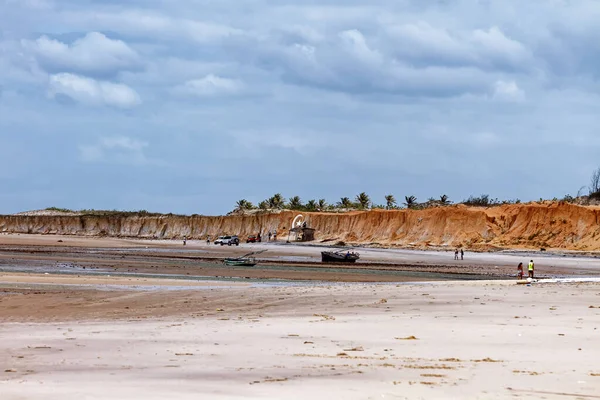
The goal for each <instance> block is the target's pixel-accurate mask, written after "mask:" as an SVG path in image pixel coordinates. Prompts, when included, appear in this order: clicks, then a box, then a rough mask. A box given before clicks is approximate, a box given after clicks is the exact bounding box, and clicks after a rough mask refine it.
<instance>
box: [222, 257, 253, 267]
mask: <svg viewBox="0 0 600 400" xmlns="http://www.w3.org/2000/svg"><path fill="white" fill-rule="evenodd" d="M223 263H225V265H228V266H230V267H254V266H255V265H256V258H254V257H250V258H244V259H239V258H226V259H225V260H224V261H223Z"/></svg>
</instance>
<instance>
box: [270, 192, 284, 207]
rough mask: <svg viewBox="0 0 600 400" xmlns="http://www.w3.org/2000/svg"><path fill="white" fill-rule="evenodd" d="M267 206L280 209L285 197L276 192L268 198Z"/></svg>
mask: <svg viewBox="0 0 600 400" xmlns="http://www.w3.org/2000/svg"><path fill="white" fill-rule="evenodd" d="M268 202H269V208H277V209H281V208H283V206H284V205H285V198H284V197H283V196H282V195H281V194H280V193H276V194H274V195H273V197H271V198H270V199H269V200H268Z"/></svg>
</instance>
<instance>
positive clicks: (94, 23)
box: [63, 9, 245, 43]
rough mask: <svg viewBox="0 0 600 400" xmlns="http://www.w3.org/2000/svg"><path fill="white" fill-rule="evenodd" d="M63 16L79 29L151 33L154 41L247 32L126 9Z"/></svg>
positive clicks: (203, 38)
mask: <svg viewBox="0 0 600 400" xmlns="http://www.w3.org/2000/svg"><path fill="white" fill-rule="evenodd" d="M63 15H64V18H65V19H66V20H67V21H68V22H69V24H70V25H72V26H78V27H80V29H96V30H100V31H118V32H123V33H128V34H134V35H143V36H145V37H148V36H151V37H153V38H154V39H155V40H156V39H158V40H165V39H174V38H180V39H187V40H192V41H195V42H198V43H209V42H213V41H215V40H219V39H223V38H228V37H235V36H240V35H244V34H245V32H244V31H242V30H240V29H236V28H233V27H230V26H227V25H224V24H219V23H216V22H204V21H199V20H194V19H189V18H175V17H171V16H169V15H168V13H167V12H152V11H143V10H135V9H130V10H123V11H120V12H102V11H100V12H94V13H89V12H81V11H75V12H66V13H64V14H63Z"/></svg>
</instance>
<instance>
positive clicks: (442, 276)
mask: <svg viewBox="0 0 600 400" xmlns="http://www.w3.org/2000/svg"><path fill="white" fill-rule="evenodd" d="M197 265H198V266H208V267H212V268H214V267H215V264H208V263H206V264H205V263H197ZM222 268H223V269H224V271H245V270H248V271H250V270H252V269H253V268H242V267H237V268H236V267H226V266H222ZM256 268H259V269H261V270H268V271H297V272H307V273H310V272H315V273H323V272H329V273H340V274H360V275H371V276H378V275H379V276H394V277H398V282H403V279H402V278H411V282H414V279H415V278H420V279H423V280H424V281H447V280H468V281H472V280H490V279H502V278H497V277H490V276H488V275H475V274H446V273H437V272H419V271H390V270H375V269H364V268H361V269H359V268H339V267H315V268H311V267H297V266H285V265H277V266H258V267H256ZM0 272H17V273H37V274H40V273H41V274H62V275H80V276H107V275H110V276H114V277H130V278H131V277H133V278H150V279H152V278H160V279H177V280H186V281H219V282H221V281H222V282H259V283H264V282H270V283H273V282H280V283H293V282H296V283H297V282H314V283H316V282H318V281H314V280H300V281H299V280H286V279H254V278H240V277H215V276H197V275H195V276H190V275H181V274H157V273H141V272H119V271H114V270H113V269H108V268H94V269H90V268H89V267H88V268H86V269H84V268H83V267H80V266H78V265H76V264H69V263H62V264H57V265H54V266H27V267H23V266H0ZM324 282H327V283H329V284H331V283H332V282H335V281H324Z"/></svg>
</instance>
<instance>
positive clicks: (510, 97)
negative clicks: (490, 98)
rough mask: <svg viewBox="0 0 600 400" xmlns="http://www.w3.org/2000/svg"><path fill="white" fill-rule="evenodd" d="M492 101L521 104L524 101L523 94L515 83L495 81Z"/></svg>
mask: <svg viewBox="0 0 600 400" xmlns="http://www.w3.org/2000/svg"><path fill="white" fill-rule="evenodd" d="M494 99H497V100H503V101H514V102H521V101H524V100H525V92H524V91H523V90H521V88H519V85H517V83H516V82H515V81H508V82H505V81H496V83H495V85H494Z"/></svg>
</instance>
